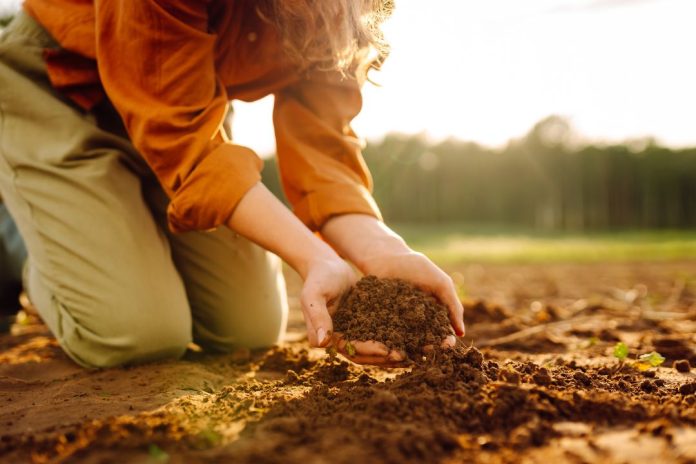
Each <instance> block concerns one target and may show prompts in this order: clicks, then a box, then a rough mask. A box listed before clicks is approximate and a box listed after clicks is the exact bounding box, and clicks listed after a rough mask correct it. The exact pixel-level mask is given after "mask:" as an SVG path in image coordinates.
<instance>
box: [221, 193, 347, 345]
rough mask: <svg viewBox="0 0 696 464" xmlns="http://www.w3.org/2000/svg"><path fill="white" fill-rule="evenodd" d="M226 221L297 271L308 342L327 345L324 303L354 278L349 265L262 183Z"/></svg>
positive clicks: (329, 330) (329, 332) (327, 319)
mask: <svg viewBox="0 0 696 464" xmlns="http://www.w3.org/2000/svg"><path fill="white" fill-rule="evenodd" d="M227 225H228V226H229V227H230V228H231V229H233V230H234V231H236V232H237V233H239V234H240V235H243V236H244V237H246V238H248V239H249V240H251V241H253V242H254V243H256V244H258V245H260V246H262V247H263V248H265V249H267V250H269V251H272V252H273V253H275V254H277V255H278V256H280V257H281V258H282V259H283V260H284V261H285V262H287V263H288V264H289V265H290V266H292V268H293V269H295V270H296V271H297V272H298V273H299V274H300V276H302V279H303V280H304V285H303V287H302V293H301V295H300V302H301V304H302V310H303V312H304V319H305V323H306V324H307V337H308V339H309V343H310V344H311V345H312V346H326V345H327V344H328V343H329V341H330V340H331V335H332V333H333V324H332V321H331V316H329V312H328V309H327V307H328V306H329V304H330V303H331V302H332V301H333V300H335V299H336V298H338V297H339V296H340V295H341V294H342V293H343V292H344V291H345V290H347V289H348V288H349V287H350V286H351V285H352V284H353V283H355V273H354V272H353V270H352V269H351V267H350V266H349V265H348V264H346V262H345V261H343V260H342V259H341V258H340V257H339V256H338V255H337V254H336V253H335V252H334V251H333V250H332V249H331V247H329V246H328V245H327V244H326V243H324V242H323V241H322V240H320V239H319V238H317V237H316V236H315V235H314V234H312V233H311V232H310V231H309V229H307V227H305V225H304V224H302V222H300V220H299V219H297V217H295V216H294V215H293V214H292V213H291V212H290V211H289V210H288V209H287V208H286V207H285V206H284V205H283V204H282V203H281V202H280V201H279V200H278V199H277V198H276V197H275V196H273V194H272V193H271V192H269V191H268V189H267V188H266V187H265V186H264V185H263V184H261V183H258V184H256V185H255V186H254V187H252V188H251V190H249V191H248V192H247V193H246V194H245V195H244V196H243V197H242V199H241V200H240V202H239V203H238V204H237V207H236V208H235V210H234V212H233V213H232V216H231V217H230V219H229V221H228V222H227Z"/></svg>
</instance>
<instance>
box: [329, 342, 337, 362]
mask: <svg viewBox="0 0 696 464" xmlns="http://www.w3.org/2000/svg"><path fill="white" fill-rule="evenodd" d="M326 352H327V353H328V355H329V358H331V359H333V358H335V357H336V354H338V350H336V346H334V345H331V346H330V347H328V348H327V349H326Z"/></svg>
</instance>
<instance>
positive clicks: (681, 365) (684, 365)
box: [673, 359, 691, 373]
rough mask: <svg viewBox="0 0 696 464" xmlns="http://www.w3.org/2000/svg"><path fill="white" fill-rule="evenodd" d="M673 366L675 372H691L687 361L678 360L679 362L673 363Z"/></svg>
mask: <svg viewBox="0 0 696 464" xmlns="http://www.w3.org/2000/svg"><path fill="white" fill-rule="evenodd" d="M673 366H674V368H675V369H676V370H677V372H683V373H686V372H689V371H691V364H689V360H688V359H680V360H679V361H674V364H673Z"/></svg>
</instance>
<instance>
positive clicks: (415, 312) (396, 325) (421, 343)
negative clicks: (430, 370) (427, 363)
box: [333, 276, 453, 361]
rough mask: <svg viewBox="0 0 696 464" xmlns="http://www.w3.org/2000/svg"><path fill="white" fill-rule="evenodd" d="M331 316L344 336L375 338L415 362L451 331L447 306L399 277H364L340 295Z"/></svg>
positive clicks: (336, 327)
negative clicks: (427, 348)
mask: <svg viewBox="0 0 696 464" xmlns="http://www.w3.org/2000/svg"><path fill="white" fill-rule="evenodd" d="M333 319H334V329H335V330H336V332H340V333H342V334H343V336H344V338H345V339H347V340H353V341H368V340H375V341H378V342H381V343H384V344H385V345H386V346H387V347H388V348H389V349H392V350H397V351H400V352H403V353H406V355H407V356H408V358H409V359H411V360H414V361H415V360H418V359H420V358H421V357H422V356H423V348H424V347H428V346H440V344H442V341H443V340H444V339H445V338H446V337H447V336H448V335H451V334H452V333H453V332H452V327H451V325H450V322H449V319H448V316H447V308H445V307H444V306H443V305H442V304H441V303H440V302H438V300H437V299H436V298H435V297H434V296H432V295H430V294H428V293H426V292H424V291H422V290H420V289H418V288H416V287H415V286H414V285H412V284H410V283H408V282H405V281H403V280H400V279H378V278H377V277H374V276H367V277H363V278H362V279H360V281H359V282H358V283H357V284H356V285H355V286H354V287H353V288H351V289H350V290H349V291H347V292H346V293H345V294H344V295H343V297H342V298H341V300H340V302H339V304H338V308H337V309H336V313H335V314H334V317H333Z"/></svg>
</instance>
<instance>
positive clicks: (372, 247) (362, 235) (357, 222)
mask: <svg viewBox="0 0 696 464" xmlns="http://www.w3.org/2000/svg"><path fill="white" fill-rule="evenodd" d="M321 234H322V236H323V237H324V239H325V240H326V241H327V242H328V243H330V244H331V246H332V247H333V248H334V249H335V250H336V251H338V253H339V254H340V255H342V256H343V257H344V258H346V259H347V260H348V261H350V262H352V263H353V264H355V266H357V267H358V269H360V270H361V271H362V272H363V273H366V274H369V273H370V266H369V264H370V263H373V262H374V261H375V258H377V257H379V256H380V255H385V254H389V255H396V254H400V253H407V252H409V251H411V250H410V249H409V248H408V245H406V242H404V240H403V239H402V238H401V237H399V235H397V234H396V232H394V231H393V230H391V229H390V228H389V227H387V226H386V225H385V224H384V223H383V222H381V221H380V220H378V219H377V218H375V217H373V216H368V215H365V214H343V215H340V216H335V217H333V218H331V219H329V220H328V221H327V222H326V223H325V224H324V226H323V227H322V229H321Z"/></svg>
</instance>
